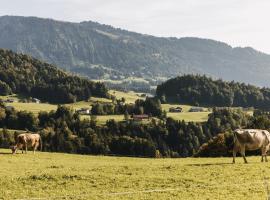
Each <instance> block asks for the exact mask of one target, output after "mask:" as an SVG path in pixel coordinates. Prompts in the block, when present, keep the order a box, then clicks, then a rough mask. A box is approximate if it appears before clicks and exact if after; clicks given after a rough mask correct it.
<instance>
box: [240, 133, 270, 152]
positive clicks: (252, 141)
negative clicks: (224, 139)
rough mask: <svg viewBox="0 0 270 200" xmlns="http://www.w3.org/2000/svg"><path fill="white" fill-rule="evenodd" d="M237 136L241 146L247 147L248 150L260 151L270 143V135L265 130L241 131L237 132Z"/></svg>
mask: <svg viewBox="0 0 270 200" xmlns="http://www.w3.org/2000/svg"><path fill="white" fill-rule="evenodd" d="M235 135H236V139H237V142H238V143H239V145H242V146H245V147H246V149H247V150H256V149H259V148H261V147H262V146H265V145H267V144H268V143H269V141H270V140H269V139H270V133H269V132H268V131H265V130H258V129H241V130H236V131H235ZM268 135H269V139H268Z"/></svg>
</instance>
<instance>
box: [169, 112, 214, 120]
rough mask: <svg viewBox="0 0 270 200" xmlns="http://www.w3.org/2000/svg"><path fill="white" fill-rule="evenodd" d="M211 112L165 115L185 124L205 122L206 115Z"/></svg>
mask: <svg viewBox="0 0 270 200" xmlns="http://www.w3.org/2000/svg"><path fill="white" fill-rule="evenodd" d="M210 113H211V112H182V113H169V112H168V113H167V117H171V118H173V119H175V120H185V121H186V122H205V121H207V120H208V115H209V114H210Z"/></svg>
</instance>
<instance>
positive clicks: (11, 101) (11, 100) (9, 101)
mask: <svg viewBox="0 0 270 200" xmlns="http://www.w3.org/2000/svg"><path fill="white" fill-rule="evenodd" d="M4 102H5V103H14V102H15V100H14V99H7V100H5V101H4Z"/></svg>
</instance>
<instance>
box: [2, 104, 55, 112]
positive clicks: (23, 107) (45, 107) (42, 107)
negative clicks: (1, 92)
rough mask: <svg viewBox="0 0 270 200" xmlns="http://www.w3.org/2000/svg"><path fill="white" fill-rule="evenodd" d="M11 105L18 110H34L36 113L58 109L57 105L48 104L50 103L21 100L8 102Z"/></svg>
mask: <svg viewBox="0 0 270 200" xmlns="http://www.w3.org/2000/svg"><path fill="white" fill-rule="evenodd" d="M7 105H9V106H13V107H14V108H15V110H18V111H24V110H26V111H28V112H33V113H34V114H38V113H39V112H40V111H48V112H49V111H51V110H56V108H57V105H53V104H48V103H20V102H14V103H7Z"/></svg>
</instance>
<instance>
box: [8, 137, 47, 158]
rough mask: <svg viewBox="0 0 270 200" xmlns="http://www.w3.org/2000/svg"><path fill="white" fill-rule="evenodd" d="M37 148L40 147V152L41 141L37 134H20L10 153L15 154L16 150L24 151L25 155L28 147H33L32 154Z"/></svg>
mask: <svg viewBox="0 0 270 200" xmlns="http://www.w3.org/2000/svg"><path fill="white" fill-rule="evenodd" d="M38 146H40V151H41V149H42V141H41V137H40V135H39V134H30V133H22V134H20V135H18V136H17V138H16V145H15V146H12V147H11V150H12V153H13V154H15V153H16V152H17V150H18V149H22V153H23V150H25V153H27V148H28V147H33V153H35V151H36V150H37V148H38Z"/></svg>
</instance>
